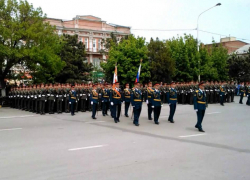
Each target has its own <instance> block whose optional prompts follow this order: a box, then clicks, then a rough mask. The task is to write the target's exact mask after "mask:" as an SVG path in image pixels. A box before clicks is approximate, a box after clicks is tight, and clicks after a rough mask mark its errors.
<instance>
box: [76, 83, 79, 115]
mask: <svg viewBox="0 0 250 180" xmlns="http://www.w3.org/2000/svg"><path fill="white" fill-rule="evenodd" d="M75 92H76V103H75V112H78V107H79V102H80V85H79V84H75Z"/></svg>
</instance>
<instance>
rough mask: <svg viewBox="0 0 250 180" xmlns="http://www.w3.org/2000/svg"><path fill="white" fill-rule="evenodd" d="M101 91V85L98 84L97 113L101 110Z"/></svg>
mask: <svg viewBox="0 0 250 180" xmlns="http://www.w3.org/2000/svg"><path fill="white" fill-rule="evenodd" d="M102 90H103V84H100V83H98V86H97V93H98V101H99V102H98V106H97V110H98V111H101V110H102Z"/></svg>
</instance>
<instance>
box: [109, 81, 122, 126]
mask: <svg viewBox="0 0 250 180" xmlns="http://www.w3.org/2000/svg"><path fill="white" fill-rule="evenodd" d="M110 102H111V106H113V115H114V121H115V123H117V122H120V113H121V104H122V102H123V101H122V95H121V89H120V88H119V82H116V83H115V88H113V93H112V94H110Z"/></svg>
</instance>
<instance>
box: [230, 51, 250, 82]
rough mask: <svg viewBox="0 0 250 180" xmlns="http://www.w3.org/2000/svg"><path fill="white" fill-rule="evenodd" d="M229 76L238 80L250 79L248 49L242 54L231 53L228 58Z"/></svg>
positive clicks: (249, 54) (249, 55)
mask: <svg viewBox="0 0 250 180" xmlns="http://www.w3.org/2000/svg"><path fill="white" fill-rule="evenodd" d="M228 68H229V77H230V79H232V80H237V81H238V82H245V81H250V49H249V50H248V52H247V54H246V55H244V56H242V55H238V54H232V55H230V57H229V58H228Z"/></svg>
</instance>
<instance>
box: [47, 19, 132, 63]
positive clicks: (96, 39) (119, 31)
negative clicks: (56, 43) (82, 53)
mask: <svg viewBox="0 0 250 180" xmlns="http://www.w3.org/2000/svg"><path fill="white" fill-rule="evenodd" d="M46 21H47V22H50V24H51V25H52V26H56V30H57V33H58V34H59V35H62V34H69V35H76V34H77V35H78V38H79V41H81V42H83V43H84V44H85V48H86V53H87V60H88V62H89V63H92V64H93V65H94V66H96V67H100V62H101V61H105V60H106V56H105V55H103V54H102V53H100V50H102V49H103V45H102V40H103V39H104V40H105V39H107V38H110V34H111V32H113V33H115V34H116V35H117V40H118V41H119V40H120V39H121V38H122V37H124V36H126V35H129V34H130V29H131V28H130V27H127V26H120V25H116V24H108V23H107V22H106V21H103V20H101V18H98V17H95V16H92V15H86V16H79V15H77V16H76V17H75V18H73V19H72V20H62V19H55V18H47V19H46Z"/></svg>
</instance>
